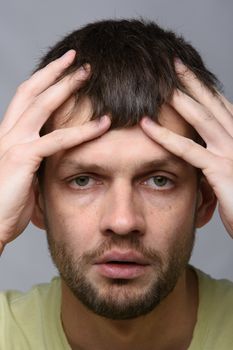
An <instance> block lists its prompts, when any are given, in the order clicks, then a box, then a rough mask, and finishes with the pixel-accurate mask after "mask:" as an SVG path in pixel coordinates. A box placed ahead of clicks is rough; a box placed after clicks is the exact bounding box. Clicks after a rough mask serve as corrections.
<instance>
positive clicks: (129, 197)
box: [100, 181, 145, 235]
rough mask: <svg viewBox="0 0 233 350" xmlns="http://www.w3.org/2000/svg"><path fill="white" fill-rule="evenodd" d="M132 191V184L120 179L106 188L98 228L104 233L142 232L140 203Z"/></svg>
mask: <svg viewBox="0 0 233 350" xmlns="http://www.w3.org/2000/svg"><path fill="white" fill-rule="evenodd" d="M134 192H135V191H134V190H133V188H132V186H130V185H129V184H123V182H120V181H119V183H118V184H116V185H115V186H114V187H113V188H111V190H110V189H109V190H108V193H107V194H106V196H105V199H104V209H103V211H102V216H101V220H100V230H101V232H102V233H103V234H104V235H109V234H111V233H115V234H117V235H128V234H132V233H135V234H138V235H143V234H144V232H145V220H144V215H143V208H142V203H141V202H140V199H139V198H137V194H135V193H134Z"/></svg>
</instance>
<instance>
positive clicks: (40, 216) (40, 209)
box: [31, 179, 45, 230]
mask: <svg viewBox="0 0 233 350" xmlns="http://www.w3.org/2000/svg"><path fill="white" fill-rule="evenodd" d="M33 191H34V196H35V205H34V209H33V212H32V216H31V222H32V223H33V224H34V225H35V226H37V227H38V228H40V229H42V230H45V222H44V204H43V194H42V192H41V188H40V186H39V183H38V179H36V180H35V182H34V184H33Z"/></svg>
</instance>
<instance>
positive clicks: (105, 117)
mask: <svg viewBox="0 0 233 350" xmlns="http://www.w3.org/2000/svg"><path fill="white" fill-rule="evenodd" d="M109 120H110V118H109V116H108V115H103V116H102V117H101V118H100V119H99V125H101V126H102V125H105V124H106V123H107V122H109Z"/></svg>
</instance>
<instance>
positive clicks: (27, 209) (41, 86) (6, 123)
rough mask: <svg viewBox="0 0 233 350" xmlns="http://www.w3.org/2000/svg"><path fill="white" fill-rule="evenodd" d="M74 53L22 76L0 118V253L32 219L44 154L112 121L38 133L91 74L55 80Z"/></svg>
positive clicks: (99, 131)
mask: <svg viewBox="0 0 233 350" xmlns="http://www.w3.org/2000/svg"><path fill="white" fill-rule="evenodd" d="M74 56H75V51H74V50H70V51H68V52H67V53H66V54H65V55H64V56H62V57H61V58H59V59H57V60H55V61H53V62H52V63H50V64H49V65H48V66H47V67H45V68H43V69H42V70H40V71H38V72H36V73H35V74H34V75H33V76H32V77H31V78H30V79H29V80H28V81H26V82H24V83H23V84H22V85H21V86H20V87H19V88H18V90H17V92H16V95H15V97H14V98H13V100H12V102H11V104H10V106H9V108H8V110H7V112H6V114H5V116H4V118H3V121H2V123H1V124H0V253H1V251H2V250H3V247H4V246H5V244H6V243H8V242H10V241H12V240H13V239H14V238H16V237H17V236H18V235H19V234H20V233H21V232H22V231H23V230H24V229H25V227H26V226H27V225H28V223H29V221H30V218H31V214H32V212H33V208H34V204H35V198H34V192H33V185H34V183H35V181H36V176H35V173H36V171H37V170H38V168H39V166H40V163H41V161H42V159H43V158H44V157H48V156H51V155H52V154H54V153H56V152H58V151H61V150H65V149H68V148H71V147H74V146H77V145H79V144H81V143H83V142H86V141H88V140H91V139H93V138H96V137H98V136H100V135H101V134H103V133H104V132H105V131H106V130H107V129H108V127H109V126H110V121H109V118H107V117H105V118H102V121H101V122H100V121H97V120H95V121H90V122H87V123H85V124H83V125H82V126H79V127H71V128H65V129H59V130H55V131H53V132H51V133H49V134H47V135H45V136H42V137H40V136H39V131H40V129H41V127H42V126H43V124H44V123H45V122H46V120H47V119H48V118H49V117H50V115H51V114H52V113H53V112H54V111H55V110H56V109H57V108H58V107H59V106H60V105H62V104H63V103H64V102H65V101H66V100H67V99H68V98H69V97H70V96H71V95H72V92H74V90H76V89H78V88H79V87H80V86H81V85H82V83H83V81H84V80H85V79H87V77H88V72H86V71H85V69H79V70H78V71H76V72H75V73H72V74H70V75H68V76H66V77H64V78H63V79H61V80H60V81H58V82H56V81H57V79H58V78H59V76H60V75H61V74H62V72H63V71H64V69H65V68H67V67H68V66H69V65H70V64H71V63H72V61H73V59H74Z"/></svg>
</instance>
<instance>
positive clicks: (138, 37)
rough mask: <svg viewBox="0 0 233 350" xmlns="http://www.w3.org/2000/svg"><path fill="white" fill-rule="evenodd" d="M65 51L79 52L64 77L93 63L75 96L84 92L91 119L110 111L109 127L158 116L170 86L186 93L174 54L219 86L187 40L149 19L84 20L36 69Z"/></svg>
mask: <svg viewBox="0 0 233 350" xmlns="http://www.w3.org/2000/svg"><path fill="white" fill-rule="evenodd" d="M69 49H74V50H76V51H77V56H76V58H75V60H74V62H73V64H72V65H71V66H70V67H69V68H68V69H67V70H66V71H65V73H64V75H67V74H69V73H70V72H72V71H75V70H77V69H78V68H79V67H80V66H82V65H83V64H85V63H89V64H90V65H91V72H92V73H91V77H90V79H89V80H87V82H86V83H85V84H84V85H83V87H82V88H81V89H80V90H79V91H78V93H77V96H76V98H77V100H80V99H81V98H82V97H84V96H88V97H89V98H90V100H91V103H92V108H93V116H92V119H95V118H98V117H100V116H101V115H104V114H109V115H110V116H111V119H112V124H111V129H114V128H121V127H127V126H133V125H135V124H137V123H138V122H139V121H140V119H141V118H142V116H143V115H147V116H149V117H151V118H152V119H155V120H156V118H157V116H158V112H159V109H160V107H161V106H162V105H163V104H164V103H165V102H167V101H169V99H170V97H171V95H172V93H173V91H174V89H176V88H179V89H181V90H182V91H185V92H186V93H189V92H188V91H186V88H185V86H183V85H182V83H181V81H180V80H179V78H178V76H177V74H176V72H175V68H174V59H175V58H176V57H177V58H180V59H181V60H182V62H183V63H184V64H185V65H186V66H187V67H188V68H189V69H190V70H191V71H193V72H194V73H195V74H196V76H197V78H198V79H199V80H200V81H201V82H202V83H203V84H204V85H205V86H207V87H208V88H209V89H210V90H211V91H212V92H213V93H215V90H216V88H219V82H218V80H217V78H216V77H215V76H214V75H213V74H212V73H211V72H210V71H209V70H208V69H207V68H206V67H205V65H204V63H203V61H202V59H201V57H200V55H199V53H198V52H197V51H196V50H195V49H194V48H193V46H191V45H190V43H188V42H187V41H185V40H184V38H183V37H181V36H178V35H176V34H175V33H174V32H173V31H170V30H165V29H162V28H161V27H159V26H158V25H157V24H156V23H154V22H151V21H145V20H136V19H131V20H105V21H99V22H94V23H91V24H88V25H86V26H84V27H83V28H81V29H78V30H76V31H74V32H72V33H71V34H69V35H67V36H66V37H65V38H63V39H62V40H61V41H59V42H58V43H57V44H56V45H55V46H53V47H52V48H51V49H50V50H49V52H48V53H47V54H46V55H45V56H44V57H43V58H42V59H41V62H40V63H39V65H38V68H37V70H38V69H41V68H42V67H44V66H46V65H47V64H48V63H49V62H51V61H53V60H55V59H56V58H58V57H60V56H61V55H63V54H64V53H65V52H66V51H68V50H69ZM64 75H63V76H64ZM44 133H46V125H45V126H44V127H43V128H42V130H41V135H43V134H44Z"/></svg>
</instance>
